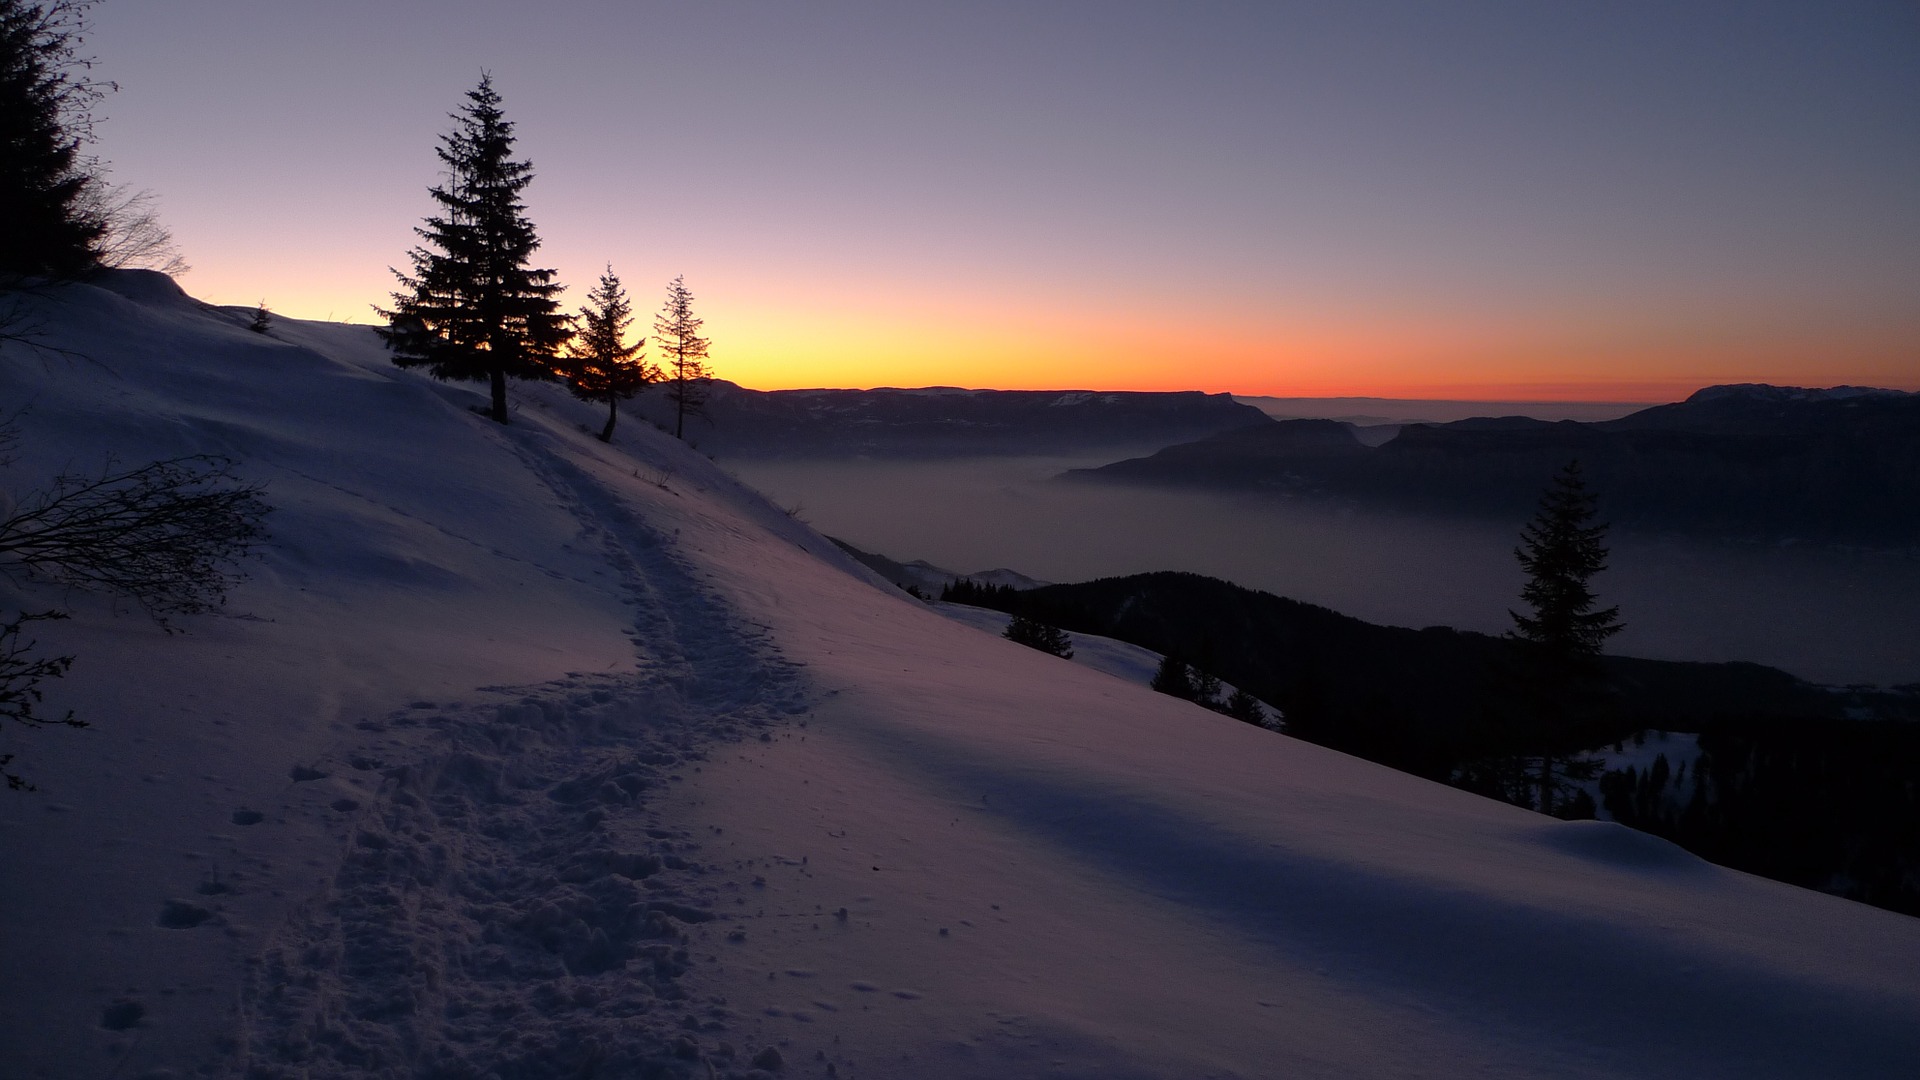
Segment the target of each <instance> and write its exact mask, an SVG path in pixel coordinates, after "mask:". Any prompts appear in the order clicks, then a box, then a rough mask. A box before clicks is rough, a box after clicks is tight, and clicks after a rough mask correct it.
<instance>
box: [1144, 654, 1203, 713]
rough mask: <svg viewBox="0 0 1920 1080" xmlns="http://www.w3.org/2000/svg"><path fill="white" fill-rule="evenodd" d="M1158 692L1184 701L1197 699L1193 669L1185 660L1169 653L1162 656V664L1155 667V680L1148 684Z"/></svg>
mask: <svg viewBox="0 0 1920 1080" xmlns="http://www.w3.org/2000/svg"><path fill="white" fill-rule="evenodd" d="M1147 685H1148V686H1149V687H1151V688H1152V689H1153V691H1154V693H1156V694H1165V695H1167V696H1168V697H1177V698H1180V699H1181V700H1183V701H1193V700H1194V699H1195V696H1194V689H1193V669H1192V668H1189V667H1188V666H1187V662H1186V661H1185V660H1182V659H1180V657H1178V656H1176V655H1174V654H1173V653H1168V654H1167V655H1165V656H1163V657H1161V658H1160V666H1159V667H1158V668H1155V669H1154V672H1153V681H1152V682H1150V683H1148V684H1147Z"/></svg>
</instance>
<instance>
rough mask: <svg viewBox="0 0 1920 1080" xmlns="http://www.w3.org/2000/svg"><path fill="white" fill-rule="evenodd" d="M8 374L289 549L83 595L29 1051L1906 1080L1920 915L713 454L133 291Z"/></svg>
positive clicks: (72, 426)
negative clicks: (1651, 817) (473, 408)
mask: <svg viewBox="0 0 1920 1080" xmlns="http://www.w3.org/2000/svg"><path fill="white" fill-rule="evenodd" d="M106 285H107V287H106V288H95V287H74V288H69V289H67V290H65V291H64V292H62V293H60V294H58V295H57V296H55V297H52V298H50V299H48V300H47V301H45V302H44V304H45V306H44V315H43V319H44V323H45V327H46V332H47V335H48V336H47V339H46V340H48V341H50V342H53V343H57V344H59V345H60V346H61V347H63V348H65V349H68V350H71V351H72V352H74V353H78V354H83V355H84V356H85V357H87V359H79V358H74V357H71V356H62V355H55V354H51V353H45V354H39V355H36V354H33V353H30V352H26V351H23V350H22V349H21V348H20V347H19V346H17V345H8V346H7V347H6V350H5V353H4V363H3V364H0V395H3V396H4V400H5V401H6V402H8V403H9V406H10V407H12V406H13V405H15V404H27V405H29V406H30V409H29V411H28V412H27V413H26V415H25V416H24V417H23V419H22V420H21V422H20V426H21V429H22V433H23V440H22V444H21V447H20V450H19V453H18V454H17V455H16V460H15V462H14V464H13V465H12V466H11V467H10V468H9V470H8V471H7V475H6V477H5V479H6V481H7V485H8V486H9V488H10V489H12V490H18V489H20V488H21V487H24V486H31V485H32V484H34V483H36V482H38V481H39V480H40V479H41V478H44V477H45V476H47V475H49V474H51V473H52V472H54V471H57V470H59V469H60V468H63V467H71V468H77V469H82V470H84V469H86V468H89V467H92V466H93V465H94V464H95V463H97V462H98V461H99V460H100V459H101V457H102V455H104V454H106V453H109V452H111V453H114V454H117V455H118V456H120V457H121V458H123V459H125V460H130V461H131V460H144V459H151V458H155V457H163V456H171V455H178V454H183V453H194V452H218V453H224V454H227V455H229V456H232V457H234V458H235V459H237V460H239V461H240V462H241V463H242V466H241V467H242V471H243V472H244V474H245V475H246V476H247V477H249V478H251V479H255V480H260V481H264V482H266V483H267V484H268V485H269V488H268V497H269V499H270V500H271V501H272V502H273V503H274V504H275V505H276V507H277V508H278V509H277V511H276V513H275V515H274V517H273V519H272V521H271V528H272V531H273V534H274V538H273V541H272V543H271V544H270V546H269V547H268V548H267V549H266V551H265V552H264V555H263V557H262V559H261V560H260V562H259V563H258V565H257V566H256V567H255V568H254V580H253V581H252V582H251V583H250V584H249V585H247V586H245V587H244V588H242V589H241V590H239V592H238V593H237V594H236V595H235V596H234V598H233V602H232V604H231V607H230V610H229V612H228V614H227V615H225V616H222V617H207V618H200V619H195V620H189V621H187V622H186V623H185V624H184V626H185V629H186V630H187V632H186V633H184V634H178V635H168V634H165V633H164V632H162V631H161V630H160V629H159V628H157V627H156V626H154V625H153V624H152V623H151V622H149V621H147V620H145V619H144V618H143V617H141V616H140V615H138V614H136V613H132V612H128V611H125V610H116V605H114V604H113V603H112V602H110V601H108V600H104V599H101V598H96V597H89V596H82V595H72V596H68V595H64V594H60V593H57V592H52V591H49V590H47V589H46V588H45V587H43V586H38V585H32V584H22V583H11V584H5V585H0V608H4V609H9V610H10V609H17V608H21V607H29V608H37V607H46V606H49V605H54V604H60V605H64V606H66V607H67V608H69V609H70V610H72V611H73V612H74V614H75V618H74V619H72V620H71V621H70V622H66V623H59V624H49V625H47V626H46V628H45V630H44V631H43V632H42V633H41V634H40V635H39V636H40V638H41V641H42V644H43V647H44V648H46V649H49V650H58V651H66V652H71V653H73V654H74V655H76V656H77V657H78V659H77V661H76V664H75V666H74V669H73V671H72V673H71V675H70V676H69V677H68V678H67V679H65V680H63V681H62V682H60V683H57V684H53V685H51V686H50V687H49V688H48V689H49V701H48V704H49V705H54V704H58V705H60V706H62V707H65V706H71V707H73V708H75V709H77V710H78V711H79V712H80V713H81V714H82V715H83V716H84V717H85V718H87V719H89V720H91V721H92V722H93V723H94V727H93V728H91V729H89V730H86V731H81V732H70V731H49V732H32V733H26V734H24V735H23V734H21V733H17V732H14V733H9V734H8V735H7V743H6V745H7V746H8V747H11V748H14V749H17V750H18V751H19V752H20V755H21V756H20V760H19V761H18V762H17V763H16V764H17V765H18V766H19V767H21V768H23V769H24V770H25V771H27V772H28V773H29V775H30V776H31V778H33V779H34V780H36V781H37V782H38V783H39V784H40V785H41V787H42V789H43V790H42V792H41V793H39V794H37V795H32V796H19V795H13V796H9V797H7V798H5V799H0V866H4V868H5V869H4V876H0V926H4V927H5V930H4V931H0V972H4V973H5V977H6V989H5V990H4V991H0V994H3V995H4V997H3V998H0V1005H3V1006H4V1007H0V1047H4V1048H5V1049H4V1052H0V1073H4V1074H5V1075H8V1076H13V1075H19V1076H26V1077H37V1076H47V1077H65V1076H111V1075H117V1076H124V1077H140V1076H151V1077H159V1076H168V1075H171V1076H177V1077H178V1076H195V1075H214V1076H258V1077H303V1076H312V1077H323V1076H356V1077H358V1076H368V1077H415V1076H495V1075H497V1076H501V1077H535V1076H539V1077H546V1076H607V1077H618V1076H643V1075H673V1074H674V1073H675V1072H678V1073H679V1074H682V1075H689V1076H707V1075H721V1076H724V1075H729V1074H736V1073H739V1074H744V1073H749V1072H750V1071H751V1070H753V1069H755V1068H760V1069H762V1070H765V1071H768V1072H778V1073H779V1074H780V1075H784V1076H816V1077H817V1076H829V1075H832V1076H841V1077H847V1076H854V1077H859V1076H865V1077H1010V1076H1011V1077H1019V1076H1049V1077H1052V1076H1074V1077H1131V1076H1142V1077H1146V1076H1154V1077H1159V1076H1165V1077H1196V1076H1239V1077H1266V1076H1297V1075H1304V1076H1357V1075H1369V1076H1371V1075H1409V1076H1420V1075H1425V1076H1455V1075H1461V1074H1466V1073H1472V1074H1479V1075H1491V1076H1539V1075H1566V1076H1675V1077H1679V1076H1687V1077H1693V1076H1767V1075H1771V1076H1808V1075H1831V1076H1876V1075H1877V1076H1909V1075H1911V1074H1912V1070H1913V1067H1914V1064H1915V1062H1920V1024H1916V1022H1915V1018H1916V1017H1920V976H1916V975H1915V972H1916V971H1920V922H1916V921H1915V920H1912V919H1907V918H1903V917H1901V916H1897V915H1893V914H1889V913H1887V912H1883V911H1878V910H1875V909H1871V908H1866V907H1861V906H1857V905H1853V904H1849V903H1847V902H1845V901H1841V900H1837V899H1833V898H1831V897H1827V896H1822V895H1818V894H1814V893H1809V892H1804V891H1801V890H1796V889H1792V888H1789V887H1786V886H1781V885H1777V884H1774V883H1771V882H1767V881H1763V880H1759V879H1756V878H1752V877H1748V876H1746V875H1742V874H1738V873H1734V872H1731V871H1726V870H1721V869H1718V868H1715V867H1712V866H1709V865H1707V864H1704V863H1701V862H1699V861H1698V860H1695V859H1693V858H1691V857H1690V856H1687V855H1686V854H1684V853H1682V852H1680V851H1678V850H1677V849H1675V848H1673V847H1671V846H1669V845H1666V844H1664V843H1662V842H1660V841H1658V840H1655V839H1652V838H1650V837H1646V836H1643V835H1639V834H1635V833H1632V832H1629V831H1627V830H1624V829H1621V828H1619V827H1617V826H1613V825H1608V824H1599V823H1582V824H1566V823H1559V822H1554V821H1549V820H1545V819H1542V818H1539V817H1536V816H1533V815H1530V814H1527V813H1524V812H1521V811H1518V810H1514V809H1512V808H1510V807H1505V806H1501V805H1497V804H1493V803H1489V802H1485V801H1483V800H1479V799H1476V798H1474V797H1472V796H1468V795H1465V794H1463V793H1460V792H1457V791H1452V790H1449V789H1446V788H1442V787H1437V786H1434V785H1429V784H1426V783H1423V782H1421V781H1418V780H1414V779H1411V778H1409V777H1406V776H1403V775H1400V774H1396V773H1392V772H1390V771H1387V770H1384V769H1380V768H1377V767H1374V766H1371V765H1368V764H1365V763H1362V762H1359V761H1356V760H1353V759H1350V758H1346V757H1343V756H1341V755H1338V754H1333V753H1330V752H1327V751H1325V750H1322V749H1319V748H1316V747H1312V746H1308V745H1305V744H1301V743H1298V742H1294V741H1292V740H1289V739H1286V738H1284V737H1282V736H1278V735H1275V734H1272V733H1269V732H1264V731H1260V730H1256V729H1254V728H1251V727H1249V726H1247V725H1244V724H1240V723H1237V722H1235V721H1232V720H1228V719H1226V718H1223V717H1218V716H1215V715H1213V714H1211V713H1208V712H1206V711H1204V710H1201V709H1199V708H1197V707H1194V706H1190V705H1187V704H1185V703H1182V702H1178V701H1175V700H1173V699H1171V698H1167V697H1163V696H1160V695H1156V694H1153V693H1151V692H1149V691H1146V690H1144V689H1141V688H1139V687H1137V686H1135V685H1131V684H1129V683H1127V682H1124V681H1122V680H1120V679H1117V678H1114V677H1112V676H1110V675H1107V674H1103V673H1102V672H1100V671H1097V670H1091V669H1089V668H1086V667H1083V666H1080V665H1075V664H1066V663H1061V662H1060V661H1059V660H1057V659H1055V658H1053V657H1049V656H1045V655H1042V654H1040V653H1037V652H1034V651H1033V650H1030V649H1026V648H1023V647H1021V646H1018V645H1015V644H1013V643H1011V642H1007V641H1005V640H1002V639H1000V638H998V637H996V636H994V635H992V634H990V633H983V632H980V631H979V630H976V629H972V628H969V627H966V626H962V625H959V624H956V623H955V622H953V621H952V620H949V619H945V618H942V617H941V616H940V615H939V614H937V613H935V612H934V611H932V610H929V608H928V607H927V606H926V605H924V604H920V603H918V602H916V601H913V600H910V599H908V598H906V597H904V596H901V595H900V594H899V593H898V592H897V590H894V589H891V588H890V587H885V586H883V585H882V584H881V583H880V582H879V581H878V579H876V578H874V577H872V576H871V575H870V574H869V573H868V572H867V571H865V570H864V569H862V568H861V567H859V566H857V565H856V564H854V563H853V562H852V561H851V560H850V559H849V558H847V557H846V556H845V555H843V554H842V553H841V552H839V551H838V550H837V549H836V548H834V547H833V545H831V544H830V543H829V542H827V541H825V540H824V539H822V538H820V537H818V536H817V535H815V534H813V533H812V532H811V531H810V530H808V529H807V528H805V527H804V526H803V525H800V524H798V523H796V522H794V521H793V520H792V519H791V518H789V517H788V516H787V515H786V514H784V513H782V512H781V511H779V510H778V509H776V508H774V507H772V506H770V505H768V504H767V503H766V502H765V501H763V500H761V499H760V498H759V497H758V496H756V495H755V494H754V493H752V492H750V491H747V490H745V489H743V488H741V487H740V486H739V485H737V484H736V483H734V482H733V481H731V480H730V479H728V478H727V477H726V476H725V475H724V474H723V473H721V472H720V471H719V470H718V469H716V468H715V467H714V466H713V465H712V464H711V463H710V462H708V461H707V460H706V459H704V458H702V457H700V456H698V455H697V454H694V453H691V452H689V451H687V450H686V449H685V448H683V447H681V446H679V445H678V444H676V443H674V442H672V441H671V440H668V439H666V438H664V437H662V436H660V435H659V434H658V433H657V432H653V431H651V430H642V429H640V426H639V425H634V424H630V425H629V426H628V427H626V428H623V429H622V430H621V431H620V432H619V433H618V435H617V436H616V445H614V446H613V447H606V446H603V445H602V444H600V443H598V442H597V441H595V440H594V439H592V438H591V437H589V436H588V435H586V434H585V433H584V432H583V431H582V427H581V425H583V424H585V423H589V422H591V421H592V420H593V417H592V415H591V413H592V410H591V409H588V408H584V407H579V406H576V405H575V404H574V403H572V402H570V401H567V400H565V399H564V398H563V397H561V396H558V395H556V394H555V393H554V392H553V391H552V390H551V388H527V387H523V388H520V389H519V390H518V392H517V393H518V400H519V401H520V402H521V403H522V405H521V408H520V409H519V411H518V413H517V415H516V417H515V423H514V425H512V426H511V427H507V428H501V427H498V426H496V425H493V424H491V423H489V422H487V421H486V420H485V419H483V418H481V417H478V416H475V415H473V414H472V413H471V412H470V411H469V409H468V406H469V405H471V404H474V403H476V402H477V401H478V400H479V399H478V397H477V396H476V395H475V394H474V393H472V392H471V391H470V390H469V389H468V388H465V387H459V386H445V385H440V384H436V383H433V382H431V381H429V380H426V379H423V378H420V377H418V376H415V375H413V374H409V373H404V372H400V371H398V370H396V369H394V368H392V367H391V366H390V365H389V364H388V363H387V361H386V358H385V357H384V355H382V354H381V352H380V351H379V349H378V347H377V343H376V342H375V341H374V340H373V339H372V337H371V335H370V334H369V333H368V332H367V331H366V330H365V329H364V328H352V327H340V326H325V325H319V324H302V323H295V322H291V321H287V320H281V321H279V322H277V323H276V324H275V327H274V330H273V335H272V336H271V337H262V336H259V335H255V334H252V333H249V332H248V331H247V330H246V329H245V321H246V320H245V318H244V316H242V315H238V314H235V313H232V312H222V311H218V310H213V309H208V308H204V307H202V306H200V305H197V304H195V303H193V302H192V301H190V300H188V299H187V298H185V297H184V296H181V295H179V294H178V293H177V291H175V290H173V289H172V288H171V286H170V285H168V284H167V283H165V282H163V281H158V280H155V279H154V278H152V277H149V276H142V275H125V276H120V277H116V278H113V279H109V281H108V282H107V283H106Z"/></svg>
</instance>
